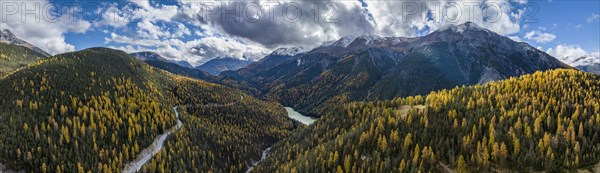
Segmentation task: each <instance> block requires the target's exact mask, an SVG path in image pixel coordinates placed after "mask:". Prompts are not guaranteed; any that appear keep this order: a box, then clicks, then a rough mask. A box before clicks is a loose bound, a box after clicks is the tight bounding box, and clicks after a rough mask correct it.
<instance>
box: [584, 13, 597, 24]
mask: <svg viewBox="0 0 600 173" xmlns="http://www.w3.org/2000/svg"><path fill="white" fill-rule="evenodd" d="M598 19H600V14H596V13H592V15H591V16H590V17H588V18H587V22H588V23H592V22H594V21H596V20H598Z"/></svg>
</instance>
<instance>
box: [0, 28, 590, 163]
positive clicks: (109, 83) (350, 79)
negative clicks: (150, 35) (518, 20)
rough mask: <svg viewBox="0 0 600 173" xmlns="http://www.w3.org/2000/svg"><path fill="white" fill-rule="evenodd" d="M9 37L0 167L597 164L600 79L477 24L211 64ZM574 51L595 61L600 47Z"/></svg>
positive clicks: (0, 71) (4, 45)
mask: <svg viewBox="0 0 600 173" xmlns="http://www.w3.org/2000/svg"><path fill="white" fill-rule="evenodd" d="M1 36H2V37H1V40H2V42H0V105H1V106H0V172H3V171H5V172H8V171H11V170H20V172H81V173H85V172H126V173H132V172H503V171H506V172H512V171H514V172H533V171H536V172H537V171H547V172H570V171H583V169H586V168H592V169H593V167H594V166H595V167H598V165H597V164H598V162H600V125H599V124H600V101H599V100H600V99H599V98H600V82H599V81H600V76H598V75H596V74H593V73H588V72H583V71H580V70H577V69H576V68H575V67H571V66H570V65H567V64H565V63H564V62H563V61H560V60H558V59H556V58H555V57H553V56H551V55H550V54H548V53H546V52H544V51H542V50H540V49H538V48H536V47H533V46H532V45H530V44H528V43H525V42H517V41H514V40H513V39H511V38H508V37H507V36H505V35H501V34H498V33H495V32H493V31H491V30H489V29H486V28H483V27H480V26H478V25H477V24H475V23H473V22H466V23H462V24H458V25H448V26H445V27H441V28H438V29H437V30H435V31H432V32H430V33H428V34H425V35H422V36H418V37H381V36H377V35H362V36H355V37H351V36H348V37H342V38H340V39H339V40H333V41H329V42H326V43H323V44H321V45H318V46H316V47H314V48H312V49H306V50H305V49H304V48H300V47H281V48H278V49H273V50H272V51H270V53H268V54H266V55H265V56H264V57H261V58H260V59H253V58H252V57H249V56H242V57H238V58H230V57H228V56H218V57H217V58H214V59H212V60H211V61H208V62H206V63H205V64H203V65H200V66H197V64H196V63H194V62H188V61H182V60H177V59H173V58H166V56H165V57H163V55H165V54H164V53H156V52H152V51H140V50H136V51H128V52H125V51H122V50H117V49H113V48H105V47H93V48H87V49H83V50H78V51H72V52H66V53H60V54H56V55H50V54H48V53H46V52H43V51H42V49H40V48H38V47H36V46H33V45H32V44H30V43H28V42H26V41H24V40H21V39H19V38H17V37H16V36H14V34H12V32H10V31H8V30H4V31H3V32H2V35H1ZM194 50H195V48H194ZM131 52H133V53H131ZM195 53H198V54H200V53H204V54H205V53H207V51H206V50H205V49H202V50H196V52H195ZM209 53H210V52H209ZM212 53H215V52H212ZM218 53H219V52H217V53H216V54H218ZM563 59H565V58H563ZM568 60H569V61H573V62H575V61H577V63H581V64H584V65H585V66H583V65H582V66H577V68H580V69H586V70H588V69H589V70H590V71H592V72H594V70H595V69H596V68H595V66H593V63H595V62H596V60H595V59H594V57H592V56H585V58H578V59H568ZM565 61H566V60H565ZM192 64H194V65H192ZM589 64H592V65H589ZM284 105H285V106H284ZM595 171H597V170H595Z"/></svg>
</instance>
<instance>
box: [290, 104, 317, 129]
mask: <svg viewBox="0 0 600 173" xmlns="http://www.w3.org/2000/svg"><path fill="white" fill-rule="evenodd" d="M285 110H286V111H287V113H288V117H290V118H292V119H295V120H298V121H300V122H301V123H302V124H306V125H310V124H312V123H314V122H315V121H316V120H317V119H315V118H313V117H307V116H304V115H302V114H300V113H298V112H296V111H295V110H294V109H292V108H291V107H285Z"/></svg>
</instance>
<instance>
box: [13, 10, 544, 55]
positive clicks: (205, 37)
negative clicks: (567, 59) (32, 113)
mask: <svg viewBox="0 0 600 173" xmlns="http://www.w3.org/2000/svg"><path fill="white" fill-rule="evenodd" d="M515 3H516V4H525V3H527V1H526V0H498V1H487V0H476V1H472V0H468V1H467V0H464V1H423V2H419V1H380V0H372V1H371V0H363V1H359V0H354V1H334V0H322V1H313V0H278V1H270V0H249V1H242V0H240V1H226V2H222V1H216V0H215V1H186V0H178V1H176V2H175V3H169V5H165V4H161V2H160V1H149V0H129V1H127V2H126V3H115V2H111V3H102V4H103V5H105V6H103V7H102V9H99V10H98V11H97V12H96V14H98V15H99V20H97V21H92V22H93V26H94V27H98V28H99V29H100V31H106V32H104V33H107V34H108V37H107V38H105V43H106V44H109V45H113V48H119V49H123V50H126V51H128V52H131V51H140V50H151V51H155V52H157V53H160V54H162V55H163V56H165V57H167V58H171V59H179V60H187V61H189V62H191V63H194V62H205V61H208V60H210V59H212V58H216V57H225V56H227V57H236V58H253V59H254V58H256V57H259V58H260V57H261V56H262V55H264V54H265V53H268V52H269V51H271V50H274V49H275V48H277V47H288V46H301V47H307V48H311V47H314V46H318V45H321V44H322V43H323V42H327V41H331V40H337V39H339V38H341V37H344V36H360V35H381V36H398V37H415V36H420V35H422V34H427V33H429V32H433V31H435V30H436V29H439V28H442V27H444V26H446V25H449V24H460V23H464V22H467V21H471V22H474V23H476V24H477V25H479V26H481V27H484V28H487V29H490V30H492V31H495V32H498V33H500V34H504V35H513V34H515V33H518V32H519V31H520V30H521V28H522V26H521V25H520V24H519V22H520V21H519V19H520V18H521V16H522V15H523V14H524V13H525V9H522V8H518V7H514V6H513V5H511V4H515ZM73 24H76V25H73ZM56 25H57V26H60V28H61V29H60V30H58V31H57V32H53V36H54V37H57V36H58V37H59V38H58V39H56V38H55V39H52V40H53V41H56V40H59V41H60V40H61V39H60V38H63V37H62V35H64V33H65V32H67V31H69V32H85V31H86V30H87V29H88V28H89V25H90V23H89V22H87V21H83V20H79V21H77V22H72V23H69V24H65V23H61V24H56ZM86 25H87V26H86ZM72 26H76V27H72ZM29 28H31V29H30V30H32V29H38V28H47V27H45V25H44V27H29ZM107 28H108V29H107ZM17 29H19V28H15V33H17V31H16V30H17ZM30 32H36V31H23V32H22V33H20V34H21V35H24V33H27V34H29V33H30ZM37 32H41V31H37ZM43 32H47V31H43ZM109 33H110V34H109ZM546 36H548V35H544V34H536V33H534V34H533V35H531V36H530V37H529V38H528V37H527V36H526V37H525V38H527V39H530V40H531V39H536V40H537V39H539V40H541V41H545V40H547V39H549V38H548V37H546ZM51 37H52V36H48V35H45V37H44V38H51ZM554 37H555V36H554ZM38 38H41V37H38ZM512 38H513V40H519V41H520V40H521V38H519V37H512ZM552 39H554V38H552ZM552 39H551V40H552ZM40 40H41V39H40ZM62 42H63V43H57V42H52V43H51V42H42V41H39V42H37V43H39V44H40V45H41V44H45V45H47V46H46V47H45V48H47V49H54V50H55V51H54V52H61V51H70V50H73V49H74V47H73V46H72V45H71V46H70V47H69V45H68V44H67V43H64V38H63V39H62ZM546 42H547V41H546ZM57 45H58V46H59V47H54V48H53V47H51V46H57ZM60 45H63V46H60ZM61 47H62V48H61ZM58 50H61V51H58Z"/></svg>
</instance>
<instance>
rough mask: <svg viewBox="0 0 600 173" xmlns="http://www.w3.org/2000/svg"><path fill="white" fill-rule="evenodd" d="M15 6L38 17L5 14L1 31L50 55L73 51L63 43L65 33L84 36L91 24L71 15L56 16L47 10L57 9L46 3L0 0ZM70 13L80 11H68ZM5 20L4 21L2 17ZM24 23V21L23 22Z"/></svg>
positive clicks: (74, 9) (76, 9)
mask: <svg viewBox="0 0 600 173" xmlns="http://www.w3.org/2000/svg"><path fill="white" fill-rule="evenodd" d="M2 2H3V3H5V4H4V5H7V4H14V5H15V7H16V8H17V9H23V8H27V9H36V10H37V12H38V13H37V14H38V15H21V12H20V11H16V14H14V15H11V14H9V13H8V11H6V12H5V13H4V14H3V20H2V21H0V22H1V23H0V29H9V30H11V31H12V32H13V33H14V34H15V35H16V36H17V37H19V38H21V39H23V40H25V41H27V42H29V43H31V44H33V45H36V46H38V47H40V48H41V49H43V50H45V51H47V52H48V53H50V54H58V53H64V52H69V51H74V50H75V46H73V45H71V44H68V43H66V42H65V37H64V34H65V33H68V32H75V33H84V32H86V31H87V30H88V29H89V28H90V26H91V24H90V23H89V22H87V21H85V20H82V19H80V18H78V17H77V16H73V15H72V14H70V13H65V14H57V13H51V12H50V10H53V9H55V8H59V7H56V6H54V5H53V4H52V3H49V2H48V1H11V0H7V1H2ZM70 10H71V11H80V10H81V9H78V8H71V9H70ZM4 17H5V18H4ZM23 20H24V21H23Z"/></svg>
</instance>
